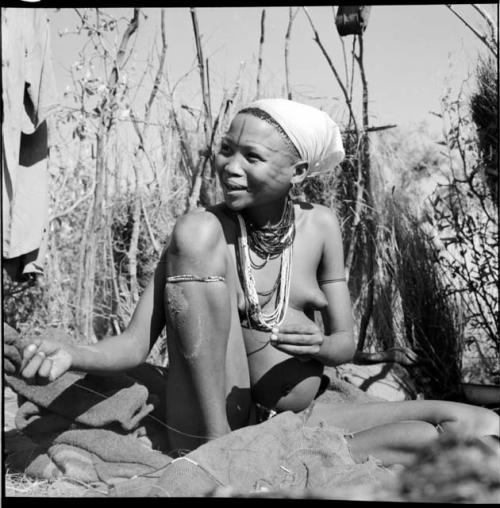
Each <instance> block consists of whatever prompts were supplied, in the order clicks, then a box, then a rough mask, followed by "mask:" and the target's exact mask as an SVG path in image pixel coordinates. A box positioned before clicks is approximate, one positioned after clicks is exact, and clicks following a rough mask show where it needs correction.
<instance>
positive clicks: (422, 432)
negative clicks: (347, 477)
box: [347, 421, 439, 466]
mask: <svg viewBox="0 0 500 508" xmlns="http://www.w3.org/2000/svg"><path fill="white" fill-rule="evenodd" d="M438 435H439V431H438V430H437V428H436V427H435V426H434V425H432V424H430V423H427V422H414V421H404V422H398V423H386V424H384V425H378V426H377V427H372V428H371V429H367V430H362V431H360V432H356V433H355V434H351V435H349V436H348V438H347V439H348V445H349V450H350V452H351V455H352V457H353V459H354V460H355V461H356V462H364V461H365V460H367V459H368V457H369V456H373V457H375V458H376V459H378V460H379V461H380V462H381V463H382V465H384V466H391V465H393V464H401V465H403V466H406V465H409V464H411V463H412V462H413V461H414V459H415V456H416V454H417V453H418V451H419V450H421V449H422V448H423V447H424V446H426V445H428V444H429V443H431V442H432V441H433V440H434V439H436V438H437V437H438Z"/></svg>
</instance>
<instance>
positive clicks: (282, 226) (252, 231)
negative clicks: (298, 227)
mask: <svg viewBox="0 0 500 508" xmlns="http://www.w3.org/2000/svg"><path fill="white" fill-rule="evenodd" d="M246 222H247V224H248V244H249V246H250V248H251V249H252V251H253V252H255V253H256V254H257V255H258V256H260V257H261V258H263V259H264V260H265V261H264V264H265V263H266V262H267V261H268V260H269V259H275V258H277V257H278V256H279V255H280V254H281V253H282V252H283V250H284V249H285V248H286V247H287V246H288V245H291V244H292V243H293V240H294V238H295V209H294V207H293V203H292V201H291V200H290V198H289V197H288V196H287V198H286V201H285V207H284V208H283V213H282V215H281V218H280V220H279V222H278V223H277V224H269V225H266V226H260V227H259V226H257V225H255V224H254V223H253V222H251V221H249V220H247V221H246ZM261 266H264V265H261Z"/></svg>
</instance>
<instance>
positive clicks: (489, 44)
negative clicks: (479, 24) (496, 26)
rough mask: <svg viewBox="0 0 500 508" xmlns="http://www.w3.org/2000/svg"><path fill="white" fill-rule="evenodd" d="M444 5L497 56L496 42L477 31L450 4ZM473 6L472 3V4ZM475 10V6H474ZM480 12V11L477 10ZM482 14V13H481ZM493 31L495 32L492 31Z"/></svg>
mask: <svg viewBox="0 0 500 508" xmlns="http://www.w3.org/2000/svg"><path fill="white" fill-rule="evenodd" d="M446 7H448V9H449V10H450V11H451V12H453V14H455V16H456V17H457V18H458V19H459V20H460V21H461V22H462V23H463V24H464V25H465V26H466V27H467V28H468V29H469V30H470V31H471V32H472V33H473V34H474V35H475V36H476V37H477V38H478V39H479V40H480V41H482V42H483V44H484V45H485V46H486V47H487V48H488V49H489V50H490V51H491V52H492V53H493V55H495V57H497V56H498V50H497V47H496V42H495V41H494V42H493V43H491V42H490V41H489V40H488V38H487V37H486V36H485V35H484V34H482V33H480V32H478V31H477V30H476V29H475V28H474V27H473V26H472V25H471V24H470V23H469V22H468V21H467V20H466V19H465V18H464V17H463V16H462V15H461V14H459V13H458V12H457V11H456V10H455V9H454V8H453V7H452V5H451V4H446ZM473 7H474V5H473ZM476 10H478V9H477V7H476ZM479 12H481V11H479ZM481 14H482V13H481ZM493 33H495V32H493Z"/></svg>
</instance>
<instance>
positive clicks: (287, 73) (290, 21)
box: [285, 7, 299, 100]
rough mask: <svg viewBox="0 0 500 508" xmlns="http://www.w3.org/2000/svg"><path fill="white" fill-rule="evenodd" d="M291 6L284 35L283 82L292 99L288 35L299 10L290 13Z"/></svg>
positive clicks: (289, 97)
mask: <svg viewBox="0 0 500 508" xmlns="http://www.w3.org/2000/svg"><path fill="white" fill-rule="evenodd" d="M292 10H293V9H292V7H289V8H288V27H287V29H286V35H285V82H286V96H287V97H288V99H290V100H291V99H292V90H291V89H290V67H289V63H288V53H289V47H290V36H291V34H292V25H293V21H294V19H295V16H296V15H297V13H298V12H299V9H297V10H296V11H295V13H292Z"/></svg>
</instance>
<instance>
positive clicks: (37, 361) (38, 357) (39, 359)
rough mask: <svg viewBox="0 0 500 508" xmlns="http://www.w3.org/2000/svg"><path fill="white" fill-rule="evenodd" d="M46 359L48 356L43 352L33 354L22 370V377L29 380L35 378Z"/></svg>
mask: <svg viewBox="0 0 500 508" xmlns="http://www.w3.org/2000/svg"><path fill="white" fill-rule="evenodd" d="M45 358H46V356H45V353H44V352H43V351H38V352H36V353H35V354H33V355H32V356H31V358H30V359H29V360H28V361H27V362H26V364H25V367H24V368H23V370H22V376H23V377H25V378H27V379H29V378H32V377H34V376H35V374H37V372H38V369H39V368H40V365H41V364H42V363H43V361H44V360H45Z"/></svg>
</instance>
